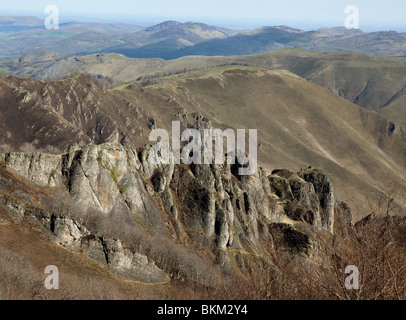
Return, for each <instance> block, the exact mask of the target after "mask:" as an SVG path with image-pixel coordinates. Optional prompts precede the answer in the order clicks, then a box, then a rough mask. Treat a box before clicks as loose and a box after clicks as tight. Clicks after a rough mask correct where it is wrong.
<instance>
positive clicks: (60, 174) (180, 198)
mask: <svg viewBox="0 0 406 320" xmlns="http://www.w3.org/2000/svg"><path fill="white" fill-rule="evenodd" d="M150 150H151V147H143V148H140V149H137V150H132V149H127V148H124V147H123V146H121V145H119V144H113V143H111V144H103V145H90V146H88V147H85V148H80V147H73V148H71V149H70V152H68V153H66V154H63V155H48V154H40V153H5V154H0V163H2V164H3V165H4V166H5V167H6V169H7V170H8V171H10V172H12V173H13V174H17V175H19V176H21V177H23V178H25V179H28V180H30V181H32V182H33V183H35V184H36V185H38V186H39V187H42V188H50V189H51V190H54V191H58V192H62V193H63V194H64V195H65V196H64V197H66V201H67V202H68V203H69V204H71V209H70V210H75V211H77V212H76V215H75V217H76V218H75V219H76V220H74V219H73V218H69V217H66V216H65V215H64V213H63V212H51V213H45V212H44V210H42V211H41V210H40V209H38V210H34V212H36V213H35V214H32V210H31V211H27V210H24V204H22V205H20V204H16V203H14V204H12V202H10V200H6V199H5V200H4V201H3V203H2V207H3V208H5V209H6V211H7V212H9V213H10V215H12V216H13V217H17V216H19V215H20V216H21V215H26V216H27V215H28V216H31V217H33V216H34V217H36V221H39V222H40V223H41V225H43V226H45V227H46V228H47V230H49V232H50V233H51V234H52V237H53V241H54V242H55V243H57V244H60V245H63V246H65V247H67V248H69V249H71V250H75V251H81V252H84V253H86V254H87V255H88V256H89V257H91V258H93V259H95V260H97V261H100V262H103V263H107V264H108V265H109V266H110V268H111V269H112V270H113V271H114V272H116V273H117V274H119V275H121V276H123V277H126V278H130V279H134V280H138V281H142V279H146V282H163V281H165V279H166V277H167V274H170V273H171V272H172V271H171V270H170V268H168V267H167V266H165V265H164V263H163V262H162V261H152V260H153V257H151V256H148V252H141V251H140V252H137V251H136V250H133V249H129V248H128V247H126V244H124V243H123V242H122V241H121V240H120V235H119V234H117V237H116V239H112V238H108V237H106V236H105V235H103V234H100V232H93V233H92V232H91V231H89V229H88V228H87V227H86V225H85V223H81V222H80V221H77V220H78V218H77V217H78V216H79V217H80V216H81V212H82V213H83V215H85V213H86V212H88V211H89V210H93V211H95V212H97V214H98V215H99V216H100V218H101V219H111V220H114V219H116V220H115V221H120V223H122V224H123V225H126V226H137V227H140V228H142V229H143V230H145V231H146V232H147V233H150V234H152V235H154V234H155V235H159V236H160V237H161V238H162V239H165V238H167V239H172V240H173V241H177V242H179V243H183V244H189V245H190V243H194V244H195V246H197V247H199V248H204V250H206V251H207V252H209V253H210V252H211V253H213V254H214V256H215V257H216V258H215V259H216V261H217V262H218V264H219V265H220V266H221V267H222V268H221V269H222V270H223V271H224V270H232V268H233V267H232V266H233V265H235V264H233V263H232V261H233V259H235V260H236V261H238V265H240V266H241V265H244V264H245V263H246V261H245V260H246V259H245V258H246V257H247V255H250V254H253V255H260V254H261V253H263V252H264V247H263V243H264V242H265V243H267V244H268V245H269V246H270V247H272V246H273V234H274V233H275V227H277V228H276V229H278V230H279V231H280V232H281V233H280V234H281V235H282V237H286V239H289V241H286V243H287V244H288V246H290V247H292V248H300V251H302V252H308V250H311V241H308V239H309V238H310V237H311V235H304V234H302V232H301V231H298V230H297V228H296V227H297V226H298V225H300V224H306V225H309V226H312V228H314V229H315V230H319V231H322V230H324V231H325V232H329V233H332V232H333V221H334V214H335V207H336V203H335V199H334V193H333V188H332V185H331V183H330V180H329V179H328V177H327V176H326V175H325V174H324V173H323V172H322V171H320V170H313V169H307V170H302V171H301V172H299V173H294V172H291V171H288V170H275V171H274V172H273V173H272V174H271V175H267V173H266V172H265V171H264V170H263V169H261V168H260V169H259V170H258V172H257V174H255V175H253V176H249V177H245V176H237V175H235V173H234V172H235V170H233V168H232V167H231V166H230V165H228V164H226V163H225V164H224V165H194V164H192V165H189V166H187V165H173V164H153V163H151V162H150V161H149V160H148V156H149V153H150ZM237 172H238V171H237ZM55 201H57V200H55ZM16 205H17V208H16ZM18 206H20V208H18ZM72 208H73V209H72ZM54 211H56V210H54ZM38 212H40V213H38ZM296 240H297V241H298V242H300V245H298V243H296V242H295V241H296ZM157 260H159V259H157ZM163 270H165V272H167V274H165V273H164V271H163Z"/></svg>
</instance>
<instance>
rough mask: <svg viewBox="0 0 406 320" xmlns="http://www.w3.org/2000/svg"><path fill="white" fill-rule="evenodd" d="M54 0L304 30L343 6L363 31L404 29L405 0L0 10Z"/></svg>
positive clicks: (334, 16)
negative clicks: (352, 11) (354, 15)
mask: <svg viewBox="0 0 406 320" xmlns="http://www.w3.org/2000/svg"><path fill="white" fill-rule="evenodd" d="M49 5H56V6H57V7H58V9H59V14H60V20H61V21H63V20H70V19H76V20H78V19H80V20H82V21H86V20H89V21H92V22H93V21H103V22H107V21H110V22H123V23H133V24H138V25H147V24H152V23H157V22H162V21H166V20H177V21H180V22H186V21H194V22H205V23H209V24H216V25H222V26H226V27H234V28H239V29H249V28H253V27H260V26H274V25H288V26H291V27H297V28H301V29H304V30H311V29H316V28H320V27H335V26H344V24H345V19H346V17H347V15H346V14H345V8H346V7H347V6H348V5H355V6H357V7H358V9H359V27H360V28H361V29H363V30H365V31H375V30H396V31H403V32H405V31H406V19H405V17H406V0H386V1H385V2H384V1H382V0H379V1H378V0H233V1H229V0H204V1H202V0H200V1H195V0H142V1H141V0H113V1H112V0H69V1H67V0H35V1H32V0H11V1H10V0H0V15H17V14H18V15H27V14H32V15H35V16H38V17H45V16H46V14H45V13H44V10H45V7H47V6H49Z"/></svg>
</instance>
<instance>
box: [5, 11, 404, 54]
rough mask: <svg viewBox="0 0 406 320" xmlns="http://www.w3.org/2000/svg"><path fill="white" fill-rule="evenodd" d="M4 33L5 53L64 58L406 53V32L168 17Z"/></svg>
mask: <svg viewBox="0 0 406 320" xmlns="http://www.w3.org/2000/svg"><path fill="white" fill-rule="evenodd" d="M0 34H3V36H2V37H1V38H0V57H1V56H2V57H4V58H8V59H11V58H17V57H20V56H22V55H24V54H27V53H29V52H31V51H33V50H37V49H45V50H49V51H53V52H54V53H56V54H58V55H60V56H62V57H65V56H69V55H77V54H80V55H83V54H92V53H100V52H104V53H108V52H114V53H120V54H123V55H126V56H128V57H133V58H162V59H166V60H167V59H176V58H179V57H183V56H186V55H205V56H218V55H222V56H231V55H246V54H254V53H261V52H266V51H270V50H275V49H281V48H302V49H308V50H313V51H359V52H363V53H370V54H374V55H381V56H396V57H404V56H406V49H405V44H406V35H405V34H403V33H397V32H395V31H383V32H372V33H366V32H363V31H361V30H348V29H346V28H344V27H336V28H324V29H318V30H314V31H303V30H299V29H294V28H290V27H286V26H274V27H263V28H259V29H255V30H250V31H244V32H238V31H236V30H230V29H226V28H219V27H215V26H209V25H206V24H203V23H195V22H187V23H180V22H176V21H166V22H163V23H160V24H158V25H156V26H152V27H149V28H146V29H142V28H140V27H138V26H134V25H126V24H106V23H82V22H67V23H62V24H61V25H60V29H59V30H45V27H44V26H43V21H42V20H40V19H38V18H35V17H9V16H7V17H4V16H3V17H0Z"/></svg>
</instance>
